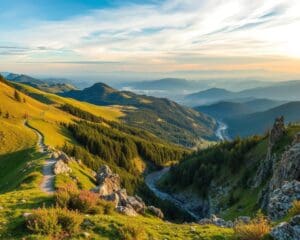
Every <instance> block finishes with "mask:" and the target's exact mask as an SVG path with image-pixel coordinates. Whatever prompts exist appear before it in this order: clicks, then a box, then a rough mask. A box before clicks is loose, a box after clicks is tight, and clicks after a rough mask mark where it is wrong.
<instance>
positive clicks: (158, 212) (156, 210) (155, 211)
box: [147, 206, 164, 219]
mask: <svg viewBox="0 0 300 240" xmlns="http://www.w3.org/2000/svg"><path fill="white" fill-rule="evenodd" d="M147 209H148V210H149V211H150V212H151V213H152V214H153V215H155V216H156V217H159V218H161V219H163V218H164V214H163V212H162V211H161V210H160V209H159V208H156V207H154V206H148V208H147Z"/></svg>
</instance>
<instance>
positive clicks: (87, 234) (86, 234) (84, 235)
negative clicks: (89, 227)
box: [82, 232, 91, 238]
mask: <svg viewBox="0 0 300 240" xmlns="http://www.w3.org/2000/svg"><path fill="white" fill-rule="evenodd" d="M82 236H83V237H84V238H89V237H90V236H91V234H89V233H88V232H83V233H82Z"/></svg>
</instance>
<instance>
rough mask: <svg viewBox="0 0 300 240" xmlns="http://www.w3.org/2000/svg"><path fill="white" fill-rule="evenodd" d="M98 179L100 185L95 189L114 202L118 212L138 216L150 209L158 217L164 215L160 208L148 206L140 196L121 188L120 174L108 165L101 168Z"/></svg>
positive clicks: (101, 195)
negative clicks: (130, 194) (132, 194)
mask: <svg viewBox="0 0 300 240" xmlns="http://www.w3.org/2000/svg"><path fill="white" fill-rule="evenodd" d="M96 179H97V183H98V186H97V187H96V188H95V189H93V191H94V192H96V193H98V194H99V196H100V197H101V198H102V199H104V200H106V201H111V202H113V203H114V204H115V207H116V210H117V211H118V212H120V213H122V214H125V215H127V216H136V215H137V214H138V213H141V214H143V213H145V211H146V210H147V209H149V211H150V212H152V213H153V214H154V215H156V216H157V217H160V218H163V217H164V216H163V213H162V211H161V210H160V209H158V208H155V207H153V206H149V207H147V206H146V204H145V203H144V201H143V200H142V199H141V198H140V197H138V196H129V195H128V194H127V191H126V189H124V188H123V189H122V188H121V181H120V177H119V175H118V174H115V173H113V172H112V171H111V169H110V168H109V167H108V166H106V165H104V166H101V167H100V168H99V170H98V172H97V175H96Z"/></svg>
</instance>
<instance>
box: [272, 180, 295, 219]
mask: <svg viewBox="0 0 300 240" xmlns="http://www.w3.org/2000/svg"><path fill="white" fill-rule="evenodd" d="M295 200H300V182H299V181H296V180H294V181H291V182H286V183H285V184H283V186H282V187H280V188H277V189H276V190H274V191H273V192H272V193H271V194H270V200H269V204H268V208H267V210H268V216H269V217H270V218H271V219H273V220H276V219H279V218H282V217H284V216H285V215H286V214H287V213H288V210H289V209H290V208H291V206H292V203H293V202H294V201H295Z"/></svg>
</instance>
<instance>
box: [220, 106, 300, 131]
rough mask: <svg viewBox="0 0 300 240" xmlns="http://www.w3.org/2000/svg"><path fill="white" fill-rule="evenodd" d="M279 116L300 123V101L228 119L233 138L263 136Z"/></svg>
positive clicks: (287, 120)
mask: <svg viewBox="0 0 300 240" xmlns="http://www.w3.org/2000/svg"><path fill="white" fill-rule="evenodd" d="M278 116H284V118H285V120H286V122H287V123H288V122H299V121H300V101H297V102H289V103H285V104H282V105H280V106H277V107H275V108H271V109H269V110H267V111H263V112H255V113H251V114H245V115H238V116H232V117H227V118H225V119H224V121H225V122H226V124H228V126H229V134H230V135H231V136H249V135H253V134H262V133H264V132H265V131H267V130H268V129H269V128H270V127H271V126H272V124H273V122H274V119H275V118H276V117H278Z"/></svg>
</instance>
